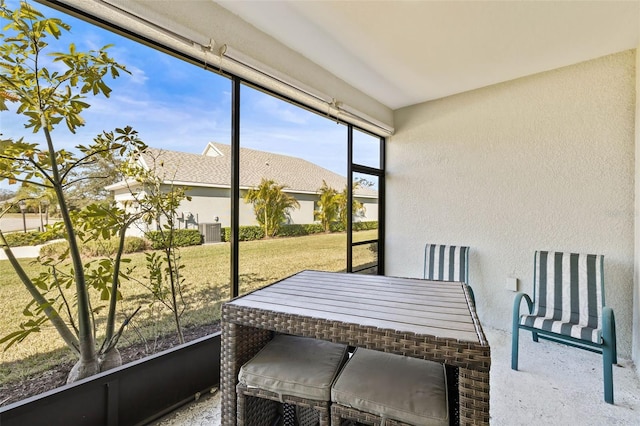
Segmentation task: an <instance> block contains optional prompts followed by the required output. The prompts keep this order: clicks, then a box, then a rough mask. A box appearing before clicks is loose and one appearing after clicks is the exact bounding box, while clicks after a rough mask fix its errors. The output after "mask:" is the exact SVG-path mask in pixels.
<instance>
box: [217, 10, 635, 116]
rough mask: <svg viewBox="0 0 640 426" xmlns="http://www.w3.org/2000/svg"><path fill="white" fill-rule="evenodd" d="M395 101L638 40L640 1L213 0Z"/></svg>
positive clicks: (571, 60) (551, 65)
mask: <svg viewBox="0 0 640 426" xmlns="http://www.w3.org/2000/svg"><path fill="white" fill-rule="evenodd" d="M217 3H219V4H220V5H221V6H222V7H224V8H226V9H228V10H229V11H231V12H232V13H234V14H236V15H238V16H239V17H240V18H242V19H243V20H245V21H247V22H248V23H250V24H252V25H253V26H255V27H256V28H258V29H260V30H262V31H263V32H265V33H267V34H269V35H271V36H272V37H274V38H275V39H277V40H278V41H280V42H281V43H283V44H285V45H286V46H288V47H290V48H291V49H293V50H295V51H297V52H299V53H300V54H302V55H303V56H305V57H307V58H308V59H310V60H312V61H313V62H315V63H317V64H318V65H320V66H321V67H323V68H325V69H327V70H329V71H331V72H332V73H333V74H335V75H336V76H337V77H339V78H341V79H342V80H344V81H345V82H347V83H349V84H350V85H352V86H353V87H355V88H357V89H359V90H361V91H362V92H364V93H366V94H368V95H369V96H371V97H373V98H374V99H377V100H378V101H380V102H381V103H382V104H384V105H386V106H388V107H390V108H392V109H397V108H401V107H404V106H408V105H412V104H416V103H420V102H424V101H427V100H432V99H437V98H441V97H445V96H448V95H452V94H455V93H460V92H464V91H468V90H473V89H476V88H479V87H484V86H488V85H491V84H495V83H499V82H502V81H508V80H512V79H515V78H519V77H523V76H526V75H531V74H535V73H538V72H542V71H547V70H551V69H555V68H559V67H563V66H566V65H571V64H575V63H578V62H582V61H585V60H589V59H593V58H597V57H600V56H604V55H608V54H611V53H615V52H619V51H623V50H626V49H634V48H636V47H637V46H638V33H639V23H640V2H638V1H631V2H629V1H509V2H506V1H504V2H502V1H495V2H493V1H492V2H487V1H465V2H453V1H451V2H449V1H366V0H365V1H276V2H274V1H233V0H230V1H217Z"/></svg>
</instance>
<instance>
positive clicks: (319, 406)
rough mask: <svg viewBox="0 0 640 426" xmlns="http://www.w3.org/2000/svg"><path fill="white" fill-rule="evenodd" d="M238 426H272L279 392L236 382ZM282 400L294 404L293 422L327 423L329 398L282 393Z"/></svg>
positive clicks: (301, 424)
mask: <svg viewBox="0 0 640 426" xmlns="http://www.w3.org/2000/svg"><path fill="white" fill-rule="evenodd" d="M236 393H237V396H238V411H237V422H238V423H237V424H238V426H245V425H246V426H262V425H265V426H271V425H273V422H274V421H275V420H276V419H277V417H278V415H279V414H280V412H281V404H280V395H278V394H277V393H274V392H269V391H267V390H264V389H258V388H247V387H246V386H244V385H242V384H239V385H237V387H236ZM282 402H284V403H286V404H291V405H293V406H295V407H296V424H297V425H299V426H317V425H319V426H329V418H330V416H331V413H330V411H329V402H328V401H317V400H313V399H305V398H299V397H296V396H289V395H284V396H283V397H282Z"/></svg>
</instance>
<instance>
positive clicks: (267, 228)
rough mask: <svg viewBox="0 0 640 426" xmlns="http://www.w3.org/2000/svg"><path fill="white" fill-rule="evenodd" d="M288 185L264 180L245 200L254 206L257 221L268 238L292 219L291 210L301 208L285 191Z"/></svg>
mask: <svg viewBox="0 0 640 426" xmlns="http://www.w3.org/2000/svg"><path fill="white" fill-rule="evenodd" d="M286 188H287V186H286V185H280V184H278V183H276V182H275V181H274V180H272V179H265V178H262V180H261V181H260V185H258V187H257V188H252V189H249V190H248V191H247V192H246V194H245V196H244V200H245V202H246V203H251V204H253V212H254V213H255V215H256V220H257V221H258V223H259V224H260V225H262V227H263V228H264V235H265V236H266V237H273V236H275V235H276V234H277V233H278V229H279V228H280V226H281V225H282V224H283V223H285V222H286V220H287V218H289V217H290V213H289V210H291V209H295V208H298V209H299V208H300V203H298V200H296V199H295V197H292V196H291V195H289V194H287V193H286V192H285V191H284V190H285V189H286Z"/></svg>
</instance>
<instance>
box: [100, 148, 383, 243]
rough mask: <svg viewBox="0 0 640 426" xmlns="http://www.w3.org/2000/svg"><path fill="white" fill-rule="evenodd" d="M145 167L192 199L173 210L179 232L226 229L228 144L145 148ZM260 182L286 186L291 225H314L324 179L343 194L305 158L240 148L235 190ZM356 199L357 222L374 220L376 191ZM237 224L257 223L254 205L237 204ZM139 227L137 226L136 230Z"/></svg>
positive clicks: (132, 189)
mask: <svg viewBox="0 0 640 426" xmlns="http://www.w3.org/2000/svg"><path fill="white" fill-rule="evenodd" d="M138 161H139V163H140V165H142V166H143V167H144V168H145V169H147V170H150V171H154V173H155V174H156V176H158V177H159V178H160V179H161V180H162V182H164V184H165V185H166V186H167V188H168V187H169V186H171V185H173V186H176V185H178V186H183V187H185V188H187V189H188V190H187V195H189V196H190V197H191V201H187V200H185V201H184V202H183V203H182V205H181V206H180V208H179V209H178V221H179V223H180V226H181V227H183V228H197V227H198V226H199V225H203V224H210V223H219V224H220V226H221V227H227V226H230V225H231V202H230V187H231V146H230V145H225V144H221V143H215V142H210V143H209V144H207V146H206V148H205V149H204V151H203V152H202V154H192V153H185V152H178V151H170V150H165V149H158V148H148V149H147V151H146V152H145V153H143V154H142V155H141V156H140V158H139V160H138ZM262 178H266V179H271V180H274V181H275V182H276V183H278V184H281V185H286V188H285V192H287V193H288V194H290V195H292V196H293V197H295V198H296V199H297V200H298V203H299V204H300V208H299V209H294V210H291V211H290V212H289V214H290V223H294V224H309V223H314V214H313V212H314V210H315V209H316V208H317V201H318V190H319V189H320V187H321V186H322V181H323V180H324V181H325V182H326V183H327V185H328V186H329V187H331V188H334V189H336V190H337V191H338V192H340V191H342V190H343V189H344V187H345V185H346V184H347V179H346V177H344V176H341V175H339V174H337V173H334V172H332V171H330V170H327V169H325V168H323V167H320V166H318V165H317V164H314V163H311V162H309V161H307V160H304V159H301V158H297V157H291V156H287V155H281V154H274V153H271V152H265V151H258V150H255V149H248V148H240V189H241V190H247V189H251V188H255V187H257V186H258V185H259V184H260V181H261V179H262ZM107 189H108V190H110V191H113V193H114V197H115V200H116V201H117V202H120V203H121V204H124V202H125V201H127V200H132V199H133V195H132V194H133V193H136V192H137V191H139V190H141V188H140V186H139V184H136V183H132V182H125V181H122V182H118V183H115V184H113V185H110V186H108V187H107ZM354 196H355V199H356V200H357V201H359V202H361V203H362V204H363V206H364V209H363V212H362V214H360V215H359V216H358V217H357V220H359V221H372V220H378V192H377V191H376V190H374V189H372V188H366V187H360V188H358V189H357V190H356V192H355V194H354ZM239 216H240V225H257V224H258V223H257V221H256V219H255V215H254V213H253V206H252V205H251V204H246V203H244V201H241V202H240V211H239ZM138 228H140V226H138ZM147 230H148V229H146V228H143V229H138V230H134V229H131V230H130V231H131V232H130V233H131V234H142V233H144V232H146V231H147Z"/></svg>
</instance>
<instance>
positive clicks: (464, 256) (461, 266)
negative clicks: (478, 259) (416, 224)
mask: <svg viewBox="0 0 640 426" xmlns="http://www.w3.org/2000/svg"><path fill="white" fill-rule="evenodd" d="M468 254H469V247H460V246H447V245H442V244H427V245H426V246H425V248H424V278H425V279H427V280H441V281H462V282H465V283H467V284H468V282H467V278H468V277H467V269H468V267H467V262H468Z"/></svg>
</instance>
